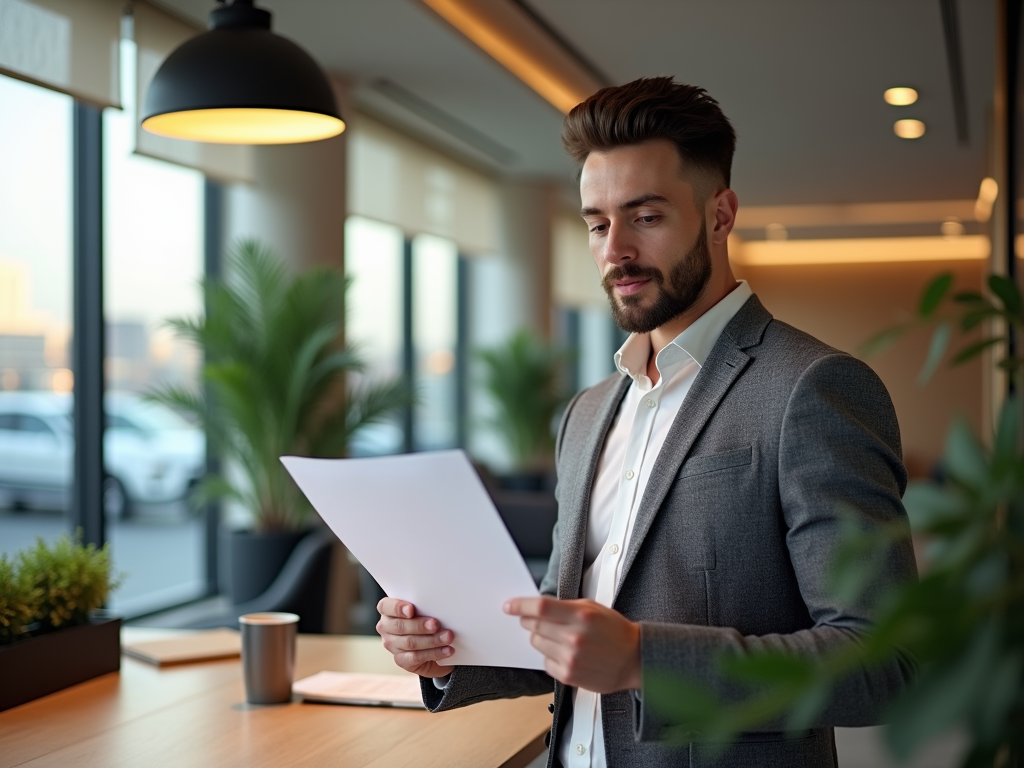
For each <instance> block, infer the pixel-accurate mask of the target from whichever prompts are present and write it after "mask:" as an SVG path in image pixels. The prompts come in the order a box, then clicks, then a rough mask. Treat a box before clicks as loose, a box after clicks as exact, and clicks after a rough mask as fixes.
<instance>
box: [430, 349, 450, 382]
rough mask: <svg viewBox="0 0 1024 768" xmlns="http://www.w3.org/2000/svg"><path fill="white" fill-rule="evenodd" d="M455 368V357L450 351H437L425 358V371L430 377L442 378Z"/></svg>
mask: <svg viewBox="0 0 1024 768" xmlns="http://www.w3.org/2000/svg"><path fill="white" fill-rule="evenodd" d="M454 367H455V355H454V354H453V353H452V351H451V350H450V349H437V350H434V351H433V352H431V353H430V355H429V356H428V357H427V370H428V371H430V374H431V375H432V376H444V375H445V374H446V373H449V372H450V371H451V370H452V368H454Z"/></svg>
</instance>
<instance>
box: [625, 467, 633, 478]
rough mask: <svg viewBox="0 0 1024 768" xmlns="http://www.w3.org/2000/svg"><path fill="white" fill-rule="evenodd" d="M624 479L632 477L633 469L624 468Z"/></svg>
mask: <svg viewBox="0 0 1024 768" xmlns="http://www.w3.org/2000/svg"><path fill="white" fill-rule="evenodd" d="M626 479H627V480H632V479H633V470H632V469H627V470H626Z"/></svg>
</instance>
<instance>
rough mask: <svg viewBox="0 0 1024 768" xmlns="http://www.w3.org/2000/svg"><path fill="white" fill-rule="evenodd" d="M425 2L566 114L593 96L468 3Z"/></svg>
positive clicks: (454, 0)
mask: <svg viewBox="0 0 1024 768" xmlns="http://www.w3.org/2000/svg"><path fill="white" fill-rule="evenodd" d="M423 2H425V3H426V4H427V5H429V6H430V7H431V8H433V9H434V11H435V12H436V13H438V14H439V15H440V16H441V17H442V18H444V19H445V21H447V22H448V23H449V24H451V25H452V26H453V27H455V28H456V29H457V30H459V31H460V32H461V33H462V34H464V35H465V36H466V37H468V38H469V39H470V40H472V41H473V42H474V43H476V44H477V45H479V46H480V47H481V48H482V49H483V50H484V51H486V52H487V53H488V54H490V55H491V56H492V57H494V59H495V60H497V61H498V63H499V64H501V65H502V66H504V67H505V68H506V69H507V70H509V71H510V72H511V73H512V74H513V75H515V76H516V77H518V78H519V79H520V80H522V81H523V82H524V83H526V84H527V85H528V86H529V87H530V88H532V89H533V90H534V91H536V92H537V93H538V94H540V96H542V97H543V98H544V99H545V100H546V101H548V102H549V103H550V104H551V105H552V106H554V107H555V108H556V109H558V110H559V111H560V112H562V113H563V114H565V113H567V112H568V111H569V110H570V109H572V108H573V107H575V106H576V105H577V104H579V103H580V102H581V101H583V100H584V99H585V98H587V97H588V96H589V95H590V93H591V92H584V91H582V90H580V88H579V87H577V86H575V85H574V84H573V83H571V82H569V80H568V79H567V78H565V77H563V76H562V74H561V73H560V72H558V71H557V70H556V69H555V68H553V67H552V66H550V65H549V64H547V62H544V61H541V60H540V59H539V57H536V56H533V55H531V53H530V52H529V51H526V50H524V49H523V47H522V46H521V45H520V44H519V42H518V41H517V40H516V38H515V37H514V36H513V35H510V34H509V33H508V32H507V31H506V30H505V29H503V28H502V27H501V26H499V25H497V24H496V23H494V21H493V20H492V19H488V18H485V17H484V15H483V14H480V13H479V12H477V11H476V10H475V9H474V8H472V7H471V5H470V4H469V3H466V2H464V0H423Z"/></svg>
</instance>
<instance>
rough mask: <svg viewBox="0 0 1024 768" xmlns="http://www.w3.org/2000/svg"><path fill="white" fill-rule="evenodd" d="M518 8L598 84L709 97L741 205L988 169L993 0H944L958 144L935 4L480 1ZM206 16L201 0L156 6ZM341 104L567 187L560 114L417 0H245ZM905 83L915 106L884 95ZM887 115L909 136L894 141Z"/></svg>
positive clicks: (935, 184) (900, 194)
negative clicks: (953, 20)
mask: <svg viewBox="0 0 1024 768" xmlns="http://www.w3.org/2000/svg"><path fill="white" fill-rule="evenodd" d="M492 1H493V2H506V3H510V2H514V1H517V2H519V3H520V4H521V5H528V7H529V8H530V9H531V10H532V11H533V12H534V13H535V14H536V15H537V16H538V17H539V18H540V19H541V20H542V21H543V22H544V24H545V25H547V26H548V27H549V28H550V29H551V30H553V31H554V32H555V33H556V34H557V35H558V36H559V37H561V38H562V39H563V40H564V41H565V42H566V43H567V44H568V45H569V47H570V48H572V49H575V51H576V52H577V53H578V54H579V55H580V56H582V58H583V59H584V60H586V61H587V62H588V63H589V64H590V65H592V66H593V67H594V68H595V69H597V70H599V71H600V72H602V73H603V74H604V76H605V78H606V79H607V80H608V81H609V82H610V83H622V82H627V81H629V80H632V79H634V78H637V77H641V76H650V75H673V76H674V77H675V78H676V79H677V80H682V81H685V82H690V83H694V84H697V85H701V86H703V87H705V88H707V90H708V91H709V93H711V95H712V96H714V97H715V98H716V99H718V101H719V102H720V103H721V105H722V108H723V110H724V111H725V113H726V114H727V115H728V116H729V117H730V119H731V120H732V122H733V124H734V126H735V127H736V130H737V133H738V134H739V144H738V149H737V154H736V160H735V163H734V171H733V184H732V186H733V188H734V189H735V190H736V191H737V194H738V195H739V197H740V201H741V204H743V205H753V206H767V205H773V206H779V205H805V204H843V203H866V202H888V201H907V200H953V199H959V200H963V199H970V198H974V197H975V196H976V195H977V193H978V185H979V182H980V181H981V179H982V177H984V176H985V175H986V124H987V115H988V113H989V110H990V105H991V101H992V91H993V71H994V61H993V50H994V47H995V45H994V43H995V24H996V21H995V15H996V11H995V0H959V2H958V4H957V8H958V15H959V33H960V44H961V50H962V63H963V73H964V84H965V92H966V105H967V115H968V141H967V143H966V144H961V143H959V142H958V140H957V135H956V123H955V118H954V106H953V97H952V88H951V85H950V75H949V68H948V64H947V57H946V49H945V43H944V37H943V26H942V16H941V11H940V2H939V0H899V2H894V1H893V0H771V1H770V2H768V1H766V0H492ZM160 4H161V5H163V6H165V7H167V8H169V9H172V10H175V11H177V12H179V13H180V14H182V15H184V16H187V17H190V18H192V19H193V20H195V21H197V22H198V23H201V24H205V17H206V15H207V13H208V12H209V10H210V9H211V8H212V7H213V6H214V3H213V2H212V1H211V0H162V1H161V2H160ZM258 5H260V6H261V7H264V8H267V9H269V10H271V11H273V12H274V29H275V31H277V32H280V33H281V34H283V35H286V36H288V37H290V38H292V39H293V40H295V41H296V42H298V43H300V44H301V45H302V46H304V47H305V48H306V49H307V50H308V51H309V52H310V53H312V54H313V56H315V57H316V58H317V59H318V60H319V61H320V63H321V64H322V65H323V66H324V67H325V68H327V69H328V70H330V71H332V72H335V73H337V74H339V75H341V76H342V77H344V78H346V79H348V80H349V81H351V82H352V83H353V98H354V99H355V101H356V103H357V104H359V105H360V106H362V107H363V108H364V109H367V110H368V111H372V112H374V113H376V114H377V115H378V116H382V117H385V118H386V119H388V120H390V121H391V122H393V123H396V124H398V125H399V126H401V127H405V128H406V130H408V131H411V132H413V133H416V134H419V135H421V136H423V137H425V138H427V139H428V140H430V141H433V142H434V143H439V144H441V145H444V146H445V147H447V148H448V149H449V150H450V151H452V152H455V153H457V154H460V155H462V156H463V157H465V158H467V159H470V160H472V161H473V162H475V163H477V164H478V165H480V166H483V167H486V168H488V169H490V170H491V171H492V172H494V173H496V174H499V175H502V176H513V177H542V178H550V179H553V180H558V181H561V182H563V183H564V184H565V186H566V187H569V186H570V185H571V184H572V177H573V169H572V168H571V167H570V164H569V163H568V161H567V160H566V158H565V157H564V155H563V153H562V149H561V144H560V141H559V128H560V125H561V115H560V114H559V113H558V112H557V111H556V110H555V109H554V108H553V107H551V106H550V105H549V104H548V103H547V102H545V101H544V100H542V99H541V98H540V97H539V96H537V95H536V94H535V93H534V92H533V91H531V90H530V89H529V88H527V87H526V86H525V85H523V84H522V83H521V82H520V81H519V80H517V79H516V78H515V77H513V76H512V75H511V74H509V73H508V72H507V71H506V70H505V69H503V68H502V67H501V66H500V65H498V64H497V63H495V62H494V61H493V60H492V59H491V58H490V57H488V56H487V55H486V54H484V53H483V52H482V51H480V50H479V49H478V48H477V47H476V46H475V45H473V44H472V43H470V42H469V41H467V40H466V39H465V38H463V37H462V36H461V35H460V34H459V33H458V32H456V31H455V30H454V29H453V28H452V27H450V26H448V25H447V23H446V22H444V21H443V20H441V19H440V18H439V17H438V16H436V15H435V14H434V13H433V12H432V11H430V10H429V9H428V8H427V7H426V6H424V5H423V4H422V3H421V2H419V0H259V2H258ZM896 85H909V86H912V87H914V88H916V89H917V90H918V91H919V93H920V94H921V97H920V100H919V101H918V103H917V104H915V105H913V106H910V107H893V106H890V105H888V104H886V103H885V102H884V101H883V100H882V92H883V91H884V90H885V89H886V88H889V87H891V86H896ZM901 117H915V118H919V119H921V120H924V122H925V123H926V125H927V127H928V130H927V133H926V134H925V136H924V137H923V138H921V139H917V140H914V141H908V140H905V139H900V138H897V137H896V136H895V135H894V133H893V130H892V124H893V122H894V121H895V120H897V119H899V118H901Z"/></svg>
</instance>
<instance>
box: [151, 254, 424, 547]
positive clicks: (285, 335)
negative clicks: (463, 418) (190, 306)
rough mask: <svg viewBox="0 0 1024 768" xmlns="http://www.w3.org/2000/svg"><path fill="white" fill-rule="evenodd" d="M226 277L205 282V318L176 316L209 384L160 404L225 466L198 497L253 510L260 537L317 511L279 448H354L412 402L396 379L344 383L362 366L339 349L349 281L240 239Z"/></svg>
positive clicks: (162, 397)
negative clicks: (292, 270) (188, 420)
mask: <svg viewBox="0 0 1024 768" xmlns="http://www.w3.org/2000/svg"><path fill="white" fill-rule="evenodd" d="M226 266H227V270H226V271H227V275H228V278H227V279H226V280H213V279H209V278H208V279H206V280H204V281H203V283H202V288H203V295H204V298H205V301H206V308H207V311H206V315H205V317H195V318H178V319H174V320H170V321H168V324H169V325H170V327H171V328H172V329H173V330H174V332H175V334H176V335H177V336H178V337H180V338H183V339H187V340H189V341H191V342H194V343H195V344H196V345H197V346H198V347H199V348H200V349H201V350H202V351H203V353H204V355H205V361H204V364H203V376H202V379H203V385H204V386H203V387H202V388H200V389H195V390H193V389H189V388H187V387H182V386H165V387H163V388H160V389H157V390H155V391H154V392H152V393H151V395H150V396H151V397H152V399H154V400H156V401H158V402H161V403H164V404H165V405H168V406H171V407H173V408H176V409H178V410H180V411H183V412H185V413H187V414H189V415H191V416H192V417H193V418H194V419H196V420H197V421H198V422H200V423H201V424H202V425H203V426H204V427H205V429H206V433H207V435H209V437H210V439H211V441H212V443H213V447H214V448H215V450H216V452H217V453H218V455H219V456H220V458H221V459H222V460H223V461H222V466H224V467H230V466H235V467H237V468H238V470H240V472H239V473H238V474H240V478H236V476H235V475H234V474H227V473H225V472H220V473H218V474H216V475H211V476H208V477H206V478H205V479H204V480H203V482H202V484H201V486H200V488H199V492H198V497H197V498H198V499H200V500H203V499H210V498H215V497H228V498H231V499H234V500H236V501H238V502H240V503H241V504H242V505H243V506H244V507H245V508H247V509H248V510H250V511H251V512H252V514H253V516H254V519H255V526H256V529H257V530H258V531H260V532H270V531H282V530H294V529H298V528H301V527H302V526H303V525H304V523H305V521H306V519H307V518H308V515H309V512H310V507H309V504H308V502H307V501H306V499H305V497H304V496H303V495H302V493H301V492H300V491H299V489H298V487H297V486H296V485H295V484H294V482H293V481H292V480H291V478H290V477H289V476H288V474H287V472H285V470H284V467H283V466H282V465H281V462H280V460H279V457H280V456H282V455H286V454H290V455H298V456H311V457H321V458H331V457H340V456H344V455H345V454H346V451H347V449H348V446H349V442H350V440H351V439H352V436H353V435H354V434H355V433H356V432H357V431H359V430H360V429H362V428H363V427H365V426H367V425H369V424H372V423H374V422H378V421H380V420H381V419H383V418H384V417H385V416H387V415H388V414H389V413H390V412H392V411H393V410H395V409H396V408H398V407H400V406H401V405H403V404H405V403H407V402H408V400H409V395H408V392H407V388H406V387H405V385H404V384H403V383H402V382H400V381H397V380H395V381H387V382H383V383H378V384H363V385H360V386H352V385H346V377H348V376H349V375H350V374H354V373H359V372H360V371H362V370H363V369H364V365H363V363H362V361H361V359H360V356H359V354H358V351H357V350H355V349H352V348H346V347H345V346H344V345H343V344H342V336H341V334H342V323H343V319H344V305H345V292H346V289H347V287H348V285H349V279H348V278H347V277H345V276H344V275H342V274H341V273H340V272H338V271H336V270H334V269H330V268H327V267H318V268H314V269H310V270H308V271H305V272H303V273H301V274H298V275H295V276H292V275H289V274H288V272H287V271H286V269H285V266H284V265H283V264H282V263H281V261H280V259H278V258H277V256H276V255H275V254H274V253H273V252H272V251H270V250H269V249H268V248H266V247H265V246H262V245H260V244H259V243H257V242H255V241H243V242H241V243H239V244H238V245H237V247H236V248H234V250H233V251H232V252H231V254H230V255H229V258H228V260H227V265H226Z"/></svg>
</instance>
